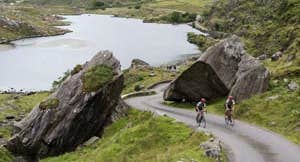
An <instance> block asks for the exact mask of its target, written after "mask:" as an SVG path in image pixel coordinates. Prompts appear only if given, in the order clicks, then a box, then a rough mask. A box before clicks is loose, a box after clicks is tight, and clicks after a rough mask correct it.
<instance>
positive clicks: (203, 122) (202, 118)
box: [196, 110, 206, 128]
mask: <svg viewBox="0 0 300 162" xmlns="http://www.w3.org/2000/svg"><path fill="white" fill-rule="evenodd" d="M205 112H206V111H204V110H201V111H200V112H199V113H200V115H199V116H198V115H197V117H196V121H197V124H198V126H199V127H202V128H206V118H205V115H204V113H205Z"/></svg>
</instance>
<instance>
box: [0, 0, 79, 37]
mask: <svg viewBox="0 0 300 162" xmlns="http://www.w3.org/2000/svg"><path fill="white" fill-rule="evenodd" d="M0 11H1V13H0V16H1V18H5V19H7V20H9V21H11V22H12V21H13V22H17V23H19V24H21V25H19V26H8V25H1V26H0V42H5V41H9V40H14V39H20V38H24V37H31V36H48V35H57V34H63V33H65V32H67V31H65V30H62V29H58V28H55V27H54V26H58V25H65V24H67V23H66V22H62V21H60V18H59V17H56V16H53V15H57V14H74V13H77V12H79V10H77V9H71V8H69V7H67V6H64V7H60V6H55V7H44V6H32V5H24V4H22V5H19V6H18V5H16V6H9V5H1V6H0Z"/></svg>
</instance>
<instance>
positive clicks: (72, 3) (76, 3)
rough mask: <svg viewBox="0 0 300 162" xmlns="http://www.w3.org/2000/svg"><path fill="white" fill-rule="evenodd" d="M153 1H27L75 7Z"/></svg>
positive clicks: (28, 0) (29, 0)
mask: <svg viewBox="0 0 300 162" xmlns="http://www.w3.org/2000/svg"><path fill="white" fill-rule="evenodd" d="M151 1H152V0H27V2H29V3H34V4H40V5H70V6H74V7H89V6H92V5H99V6H98V7H102V6H105V7H121V6H130V5H138V4H141V3H145V2H151Z"/></svg>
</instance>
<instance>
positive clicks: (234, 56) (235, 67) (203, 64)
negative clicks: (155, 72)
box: [164, 36, 270, 101]
mask: <svg viewBox="0 0 300 162" xmlns="http://www.w3.org/2000/svg"><path fill="white" fill-rule="evenodd" d="M269 78H270V75H269V72H268V71H267V69H266V68H264V67H263V65H262V64H260V63H259V61H258V60H257V59H255V58H254V57H252V56H249V55H248V54H246V52H245V50H244V44H243V43H242V42H241V40H240V39H239V38H238V37H237V36H232V37H230V38H228V39H225V40H223V41H222V42H220V43H218V44H216V45H215V46H213V47H210V48H209V49H208V50H207V51H206V52H205V53H204V54H203V55H202V56H200V58H199V59H198V60H197V62H196V63H194V64H193V65H192V66H191V67H190V68H189V69H187V70H186V71H184V72H183V73H182V74H181V75H180V76H179V77H178V78H177V79H175V80H174V81H173V82H172V83H171V84H170V86H169V87H168V88H167V89H166V90H165V93H164V99H165V100H175V101H180V100H182V99H185V100H191V101H197V100H199V99H200V98H201V97H205V98H207V99H215V98H218V97H222V96H226V95H228V94H230V95H233V96H234V97H235V98H236V100H242V99H246V98H249V97H250V96H251V95H253V94H256V93H259V92H264V91H265V90H266V89H267V88H268V82H269Z"/></svg>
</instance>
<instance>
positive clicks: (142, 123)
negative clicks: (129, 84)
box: [42, 109, 214, 162]
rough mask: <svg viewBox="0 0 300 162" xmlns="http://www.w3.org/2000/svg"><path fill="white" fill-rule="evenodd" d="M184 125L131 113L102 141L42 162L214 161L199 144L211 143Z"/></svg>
mask: <svg viewBox="0 0 300 162" xmlns="http://www.w3.org/2000/svg"><path fill="white" fill-rule="evenodd" d="M208 138H209V137H208V136H206V135H204V134H203V133H199V132H194V131H193V130H192V129H191V128H188V127H187V126H185V125H184V124H183V123H178V122H175V121H174V120H173V119H171V118H169V117H164V116H153V114H152V113H150V112H140V111H137V110H133V109H131V110H130V111H129V115H128V117H125V118H123V119H120V120H118V121H117V122H115V123H113V124H112V125H110V126H109V127H107V128H106V129H105V131H104V135H103V137H102V139H101V140H99V141H98V142H96V143H94V144H93V145H91V146H88V147H84V148H81V149H78V150H77V151H75V152H71V153H66V154H64V155H61V156H58V157H52V158H47V159H43V160H42V162H56V161H57V162H58V161H64V162H69V161H70V162H71V161H72V162H77V161H78V162H79V161H85V162H90V161H91V162H101V161H179V160H184V161H192V160H194V161H198V162H210V161H214V160H213V159H209V158H207V157H205V156H204V154H203V150H201V149H200V148H199V144H200V143H201V142H204V141H206V140H208Z"/></svg>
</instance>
